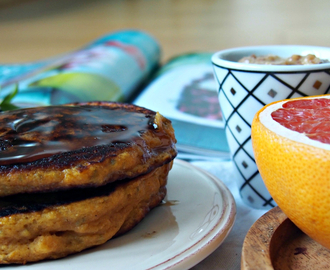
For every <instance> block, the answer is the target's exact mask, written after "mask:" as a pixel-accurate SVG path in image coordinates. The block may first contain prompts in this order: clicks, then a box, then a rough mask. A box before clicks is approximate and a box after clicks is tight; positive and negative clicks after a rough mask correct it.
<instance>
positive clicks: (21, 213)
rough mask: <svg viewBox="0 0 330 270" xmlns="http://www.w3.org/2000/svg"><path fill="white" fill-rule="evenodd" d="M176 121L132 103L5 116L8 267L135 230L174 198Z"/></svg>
mask: <svg viewBox="0 0 330 270" xmlns="http://www.w3.org/2000/svg"><path fill="white" fill-rule="evenodd" d="M175 143H176V139H175V136H174V131H173V128H172V125H171V122H170V121H169V120H168V119H166V118H164V117H163V116H162V115H160V114H159V113H155V112H153V111H150V110H147V109H145V108H141V107H137V106H134V105H129V104H122V103H112V102H89V103H79V104H78V103H77V104H67V105H63V106H49V107H39V108H29V109H21V110H15V111H10V112H3V113H0V243H1V245H0V263H1V264H9V263H17V264H23V263H26V262H34V261H39V260H43V259H56V258H60V257H64V256H67V255H68V254H71V253H75V252H79V251H81V250H83V249H86V248H88V247H92V246H95V245H100V244H103V243H105V242H106V241H107V240H109V239H110V238H112V237H114V236H118V235H120V234H122V233H125V232H127V231H128V230H130V229H131V228H133V227H134V226H135V225H136V224H137V223H138V222H139V221H141V220H142V219H143V217H144V216H145V215H146V214H147V213H148V212H149V211H150V210H151V209H152V208H154V207H155V206H157V205H158V204H159V203H160V202H161V201H162V200H163V198H164V196H165V195H166V181H167V175H168V173H169V170H170V169H171V167H172V163H173V159H174V158H175V156H176V154H177V152H176V148H175Z"/></svg>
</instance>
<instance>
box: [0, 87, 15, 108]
mask: <svg viewBox="0 0 330 270" xmlns="http://www.w3.org/2000/svg"><path fill="white" fill-rule="evenodd" d="M17 93H18V85H17V84H16V87H15V89H14V91H13V92H11V93H9V94H8V95H7V96H5V98H4V99H3V100H2V101H1V103H0V110H1V111H10V110H15V109H18V108H19V107H17V106H15V105H13V104H11V103H10V102H11V100H12V99H13V98H14V97H15V96H16V95H17Z"/></svg>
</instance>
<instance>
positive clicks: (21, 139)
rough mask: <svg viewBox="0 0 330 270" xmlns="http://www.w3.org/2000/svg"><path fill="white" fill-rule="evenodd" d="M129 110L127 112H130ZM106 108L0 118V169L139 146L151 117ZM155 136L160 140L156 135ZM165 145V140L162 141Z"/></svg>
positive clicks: (43, 110)
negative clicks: (85, 152)
mask: <svg viewBox="0 0 330 270" xmlns="http://www.w3.org/2000/svg"><path fill="white" fill-rule="evenodd" d="M130 110H131V111H130ZM130 110H127V109H123V108H121V107H118V108H108V107H107V106H88V105H80V106H49V107H38V108H29V109H22V110H16V111H11V112H6V113H2V114H0V165H10V164H17V163H26V162H33V161H35V160H39V159H42V158H46V157H49V156H52V155H55V154H60V153H63V152H67V151H73V150H77V149H84V148H88V147H93V146H100V145H109V144H118V143H119V144H120V143H131V142H132V141H135V142H136V143H137V144H139V143H141V144H143V141H142V140H141V134H143V132H145V131H146V130H147V129H153V130H156V129H157V127H156V126H155V125H154V124H153V122H154V116H155V113H154V112H153V111H149V110H145V111H147V112H148V113H146V112H145V111H143V112H139V111H132V110H133V109H130ZM159 136H163V135H162V133H161V132H160V133H159ZM162 139H163V140H164V145H166V143H168V139H167V138H166V136H164V138H162Z"/></svg>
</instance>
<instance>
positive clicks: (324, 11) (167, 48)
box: [0, 0, 330, 63]
mask: <svg viewBox="0 0 330 270" xmlns="http://www.w3.org/2000/svg"><path fill="white" fill-rule="evenodd" d="M329 10H330V1H329V0H318V1H307V0H293V1H287V0H277V1H274V0H253V1H246V0H93V1H91V0H0V63H19V62H29V61H34V60H40V59H43V58H48V57H51V56H55V55H57V54H61V53H66V52H70V51H73V50H75V49H78V48H80V47H81V46H83V45H85V44H86V43H88V42H90V41H92V40H94V39H96V38H98V37H100V36H102V35H104V34H106V33H109V32H112V31H115V30H119V29H127V28H133V29H141V30H145V31H147V32H148V33H150V34H151V35H153V36H154V37H155V38H156V39H157V40H158V41H159V43H160V46H161V48H162V61H166V60H168V59H169V58H171V57H173V56H176V55H178V54H181V53H186V52H197V51H211V52H213V51H218V50H221V49H225V48H230V47H238V46H249V45H267V44H304V45H319V46H329V45H330V35H329V33H328V31H329V26H330V15H329Z"/></svg>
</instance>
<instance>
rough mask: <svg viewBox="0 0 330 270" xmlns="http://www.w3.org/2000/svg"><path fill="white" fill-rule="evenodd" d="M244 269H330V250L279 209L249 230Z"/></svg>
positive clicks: (244, 247)
mask: <svg viewBox="0 0 330 270" xmlns="http://www.w3.org/2000/svg"><path fill="white" fill-rule="evenodd" d="M241 269H242V270H252V269H253V270H254V269H276V270H279V269H281V270H287V269H291V270H292V269H293V270H294V269H330V250H329V249H326V248H325V247H323V246H321V245H320V244H318V243H316V242H315V241H314V240H312V239H311V238H310V237H308V236H307V235H306V234H304V233H303V232H302V231H301V230H299V229H298V228H297V227H296V226H295V225H294V224H293V223H292V222H291V221H290V220H289V219H288V218H287V216H286V215H285V214H284V213H283V212H282V211H281V210H280V208H279V207H275V208H273V209H272V210H270V211H268V212H267V213H266V214H264V215H263V216H262V217H261V218H259V219H258V220H257V221H256V222H255V223H254V224H253V226H252V227H251V228H250V230H249V231H248V233H247V235H246V237H245V240H244V243H243V249H242V258H241Z"/></svg>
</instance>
